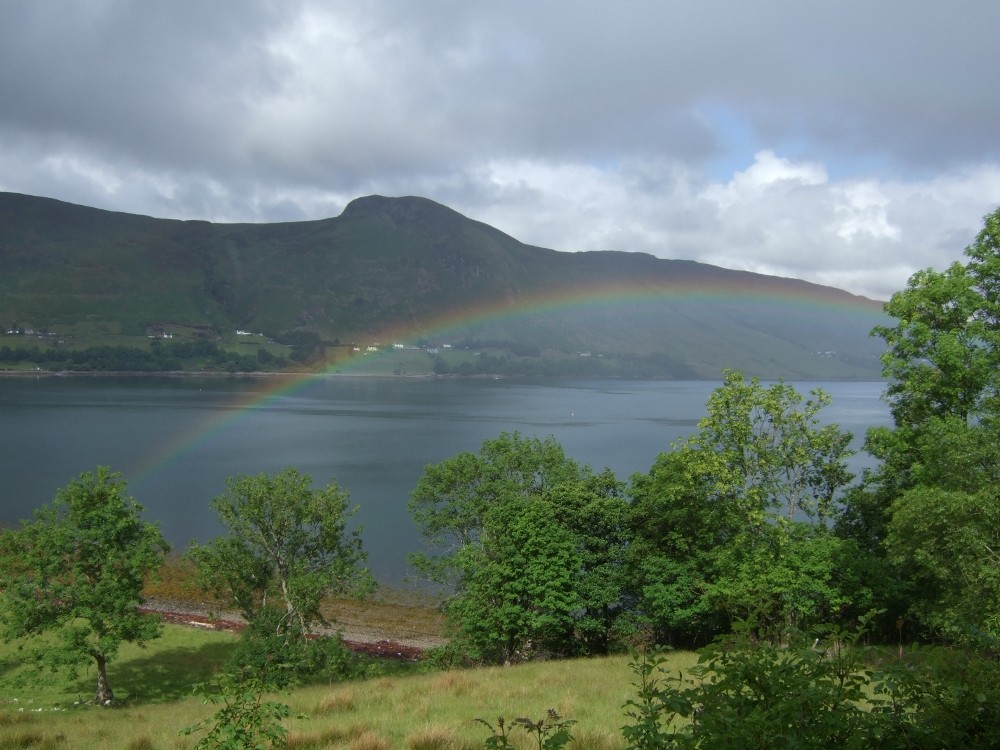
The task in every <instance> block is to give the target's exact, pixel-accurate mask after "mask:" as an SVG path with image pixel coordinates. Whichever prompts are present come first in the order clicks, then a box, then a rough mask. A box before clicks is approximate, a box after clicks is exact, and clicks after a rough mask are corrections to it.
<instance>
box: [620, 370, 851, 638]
mask: <svg viewBox="0 0 1000 750" xmlns="http://www.w3.org/2000/svg"><path fill="white" fill-rule="evenodd" d="M827 404H829V396H827V395H826V394H825V393H824V392H823V391H821V390H818V389H817V390H814V391H813V392H812V393H811V396H810V398H808V399H806V398H804V397H803V396H801V395H800V394H799V393H798V392H797V391H796V390H795V389H794V388H793V387H792V386H790V385H788V384H786V383H782V382H779V383H774V384H772V385H770V386H768V387H766V388H765V387H764V386H763V385H761V383H760V382H759V381H758V380H757V379H756V378H754V379H751V380H749V381H748V380H746V379H745V378H744V376H743V374H742V373H741V372H738V371H731V370H727V371H726V372H725V373H724V382H723V385H721V386H720V387H719V388H717V389H716V390H715V391H714V392H713V393H712V395H711V396H710V397H709V401H708V404H707V412H708V414H707V416H706V417H705V418H704V419H702V420H701V421H700V422H699V423H698V432H697V433H695V434H694V435H692V436H691V437H689V438H688V439H687V440H686V441H683V442H682V443H680V444H679V445H678V446H676V448H675V450H674V451H673V453H670V454H661V455H660V456H659V457H658V458H657V461H656V463H655V464H654V466H653V468H652V470H651V471H650V472H649V473H648V474H646V475H637V476H635V477H633V480H632V490H631V494H632V496H633V504H632V522H633V528H634V531H635V537H636V539H635V544H634V548H633V550H632V553H631V559H632V560H633V565H634V566H635V570H636V575H635V577H634V578H635V580H636V581H637V583H638V585H639V587H640V590H639V598H640V601H641V603H642V609H643V610H644V613H645V615H646V617H647V618H648V619H649V621H650V624H651V625H652V626H653V628H654V631H655V633H656V634H657V635H659V636H667V637H668V638H672V637H674V636H678V637H681V638H690V637H693V636H695V635H698V634H701V635H711V634H712V633H713V632H714V630H715V628H717V627H718V624H719V622H720V615H722V616H723V619H726V618H732V617H743V616H746V615H747V614H748V613H749V612H752V611H756V610H758V609H760V608H763V610H764V616H765V619H767V620H768V623H769V625H770V626H772V627H775V628H785V629H787V628H789V627H800V626H802V625H803V624H805V623H806V622H808V621H811V620H814V618H815V617H817V616H819V615H821V614H823V613H828V612H830V611H832V610H836V609H838V608H839V607H840V606H841V604H842V603H843V601H844V600H845V595H844V592H843V591H841V590H840V583H839V582H838V574H837V573H836V566H837V564H838V563H839V562H841V561H842V560H843V559H844V555H843V554H842V553H841V550H840V547H841V546H843V545H842V543H841V541H840V540H838V539H834V538H832V537H831V536H830V535H828V534H826V533H825V529H823V528H821V526H820V525H816V526H815V527H814V524H818V523H822V522H824V521H825V520H827V519H828V518H830V517H831V516H832V515H833V513H834V511H835V501H836V500H837V499H838V498H839V496H840V493H841V492H842V491H843V489H844V488H845V487H846V486H847V484H848V483H849V482H850V481H851V479H852V478H853V477H852V475H851V473H850V472H849V471H848V470H847V467H846V460H847V458H848V457H849V456H850V455H851V453H852V451H851V449H850V447H849V443H850V440H851V435H850V434H849V433H846V432H843V431H841V430H840V428H839V427H837V426H836V425H826V426H821V425H820V424H819V418H818V416H817V415H818V413H819V411H820V409H822V408H823V407H824V406H826V405H827Z"/></svg>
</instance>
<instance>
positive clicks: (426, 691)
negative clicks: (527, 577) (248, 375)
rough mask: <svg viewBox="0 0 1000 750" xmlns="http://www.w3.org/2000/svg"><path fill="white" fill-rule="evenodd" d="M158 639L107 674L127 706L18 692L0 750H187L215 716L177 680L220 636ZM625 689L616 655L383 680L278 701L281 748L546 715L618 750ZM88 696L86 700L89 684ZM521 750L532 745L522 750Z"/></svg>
mask: <svg viewBox="0 0 1000 750" xmlns="http://www.w3.org/2000/svg"><path fill="white" fill-rule="evenodd" d="M167 630H168V631H169V632H168V636H167V637H166V638H165V639H163V640H162V641H160V642H157V643H156V644H153V645H151V646H150V647H149V649H148V650H147V652H146V653H145V655H144V656H143V657H141V658H137V655H134V654H133V655H129V656H128V657H125V656H123V658H122V659H121V660H120V661H118V662H116V663H115V664H113V665H112V667H111V671H110V675H109V676H110V677H111V680H112V685H113V686H114V687H115V688H116V691H119V690H120V691H123V692H124V691H126V690H128V691H129V695H130V700H129V702H128V703H127V704H126V705H125V706H124V707H121V708H116V709H102V708H97V707H95V706H92V705H86V706H85V705H74V704H73V703H72V701H70V702H69V703H68V704H67V703H57V702H54V701H53V700H52V699H53V698H54V697H60V696H67V695H69V696H70V697H74V698H79V697H81V692H82V691H83V688H84V686H83V685H81V684H79V683H70V684H65V685H64V686H63V688H62V690H61V691H60V690H56V689H52V688H50V689H48V690H45V691H42V692H36V691H31V692H30V693H28V692H23V693H21V694H20V695H21V697H22V699H23V700H20V701H19V702H18V703H10V702H9V699H8V701H7V702H5V704H4V705H2V706H0V747H4V748H8V747H10V748H16V747H31V748H42V747H52V748H74V749H75V748H79V749H80V750H90V749H91V748H93V749H94V750H96V749H97V748H101V749H102V750H103V749H104V748H125V749H131V750H185V749H187V748H192V747H194V745H195V744H196V743H197V741H198V739H199V735H197V734H196V735H192V736H180V735H179V734H178V733H179V732H180V730H181V729H183V728H184V727H186V726H190V725H192V724H194V723H196V722H198V721H200V720H202V719H204V718H206V717H207V716H209V715H211V713H212V712H213V707H212V706H206V705H203V704H202V702H201V701H200V700H199V699H197V698H195V697H191V694H190V690H189V689H185V688H184V687H183V686H182V685H181V684H180V682H182V681H183V680H186V679H190V680H192V681H196V680H198V679H202V678H203V677H204V676H205V675H206V674H207V673H208V672H210V670H211V664H212V661H213V659H212V657H211V656H209V654H211V653H212V648H207V649H206V644H215V643H217V642H224V641H225V639H226V638H227V636H226V634H219V633H203V632H200V631H196V630H189V629H185V628H182V627H179V626H172V627H168V628H167ZM229 638H230V639H231V636H229ZM179 641H180V642H184V641H191V643H190V650H189V651H188V653H187V657H186V658H182V659H178V656H179V655H180V654H179V652H178V642H179ZM199 644H200V645H199ZM199 655H200V656H201V657H204V662H200V661H199ZM673 659H674V663H673V664H672V667H673V668H674V669H681V668H684V669H686V668H687V667H689V666H691V665H692V664H693V663H694V661H695V657H694V655H692V654H688V653H678V654H675V655H674V657H673ZM632 679H633V675H632V673H631V671H630V669H629V667H628V658H627V657H624V656H614V657H608V658H600V659H578V660H571V661H559V662H538V663H531V664H524V665H520V666H515V667H492V668H484V669H473V670H464V671H448V672H431V673H426V674H417V675H407V676H391V677H390V676H381V677H376V678H372V679H368V680H358V681H352V682H346V683H339V684H331V685H314V686H310V687H304V688H300V689H298V690H295V691H294V692H292V693H290V694H288V695H285V696H279V699H280V700H283V701H285V702H287V703H288V704H289V705H290V707H291V709H292V712H293V715H300V714H301V715H304V716H305V717H306V718H295V719H289V720H287V722H286V726H287V727H288V729H289V735H288V743H287V747H288V748H298V749H300V750H304V749H306V748H347V749H350V750H378V749H380V748H409V749H410V750H464V749H465V748H481V747H482V746H483V741H484V740H485V738H486V737H487V736H488V730H487V729H486V727H484V726H483V725H482V724H479V723H477V722H476V721H475V720H476V719H477V718H483V719H486V720H487V721H490V722H491V723H495V721H496V718H497V717H498V716H504V717H506V718H508V719H513V718H515V717H518V716H527V717H529V718H533V719H538V718H541V717H543V716H544V715H545V711H546V710H547V709H549V708H554V709H555V710H557V711H558V712H559V713H560V714H561V715H562V716H564V717H565V718H571V719H575V720H576V721H577V724H576V725H575V726H574V727H573V733H574V735H575V736H576V737H577V741H576V742H575V743H574V744H573V745H571V747H574V748H578V749H579V750H617V749H618V748H622V747H624V743H623V741H622V740H621V736H620V734H619V732H618V728H619V727H620V726H621V725H622V724H623V723H624V714H623V712H622V710H621V706H622V704H623V703H624V702H625V701H626V700H627V699H628V698H629V697H631V696H632V695H633V693H634V689H633V688H632V686H631V684H630V683H631V682H632ZM158 684H159V685H160V687H155V688H154V687H153V686H156V685H158ZM86 689H87V692H86V695H88V696H89V694H90V692H91V689H90V685H89V682H88V683H87V684H86ZM28 701H32V702H31V703H29V702H28ZM57 709H58V710H57ZM515 736H517V737H518V739H519V741H520V740H522V739H523V740H528V739H529V738H528V736H527V735H525V734H524V733H523V732H520V731H519V730H515ZM60 738H61V739H60ZM522 746H523V747H529V745H528V744H527V743H523V744H522Z"/></svg>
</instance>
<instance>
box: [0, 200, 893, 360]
mask: <svg viewBox="0 0 1000 750" xmlns="http://www.w3.org/2000/svg"><path fill="white" fill-rule="evenodd" d="M884 321H885V317H884V314H883V313H882V310H881V304H880V303H878V302H875V301H872V300H868V299H865V298H862V297H857V296H855V295H851V294H849V293H847V292H844V291H841V290H837V289H833V288H830V287H824V286H820V285H816V284H810V283H807V282H804V281H799V280H795V279H784V278H777V277H772V276H765V275H760V274H753V273H746V272H740V271H731V270H726V269H722V268H717V267H714V266H709V265H705V264H700V263H695V262H692V261H680V260H664V259H659V258H655V257H653V256H651V255H647V254H643V253H629V252H610V251H609V252H579V253H574V252H558V251H555V250H551V249H545V248H539V247H533V246H530V245H526V244H524V243H521V242H519V241H517V240H516V239H514V238H513V237H510V236H509V235H506V234H504V233H503V232H501V231H499V230H497V229H495V228H494V227H491V226H489V225H487V224H484V223H482V222H478V221H474V220H472V219H469V218H467V217H465V216H463V215H461V214H460V213H458V212H456V211H454V210H452V209H450V208H448V207H446V206H443V205H441V204H439V203H435V202H434V201H431V200H428V199H426V198H420V197H401V198H387V197H382V196H367V197H363V198H358V199H356V200H354V201H352V202H351V203H349V204H348V205H347V207H346V208H345V209H344V211H343V212H342V213H341V215H340V216H338V217H336V218H330V219H322V220H317V221H303V222H291V223H271V224H213V223H209V222H204V221H181V220H172V219H155V218H150V217H145V216H137V215H132V214H125V213H117V212H111V211H104V210H99V209H94V208H87V207H83V206H76V205H73V204H68V203H63V202H61V201H56V200H52V199H48V198H38V197H32V196H26V195H19V194H13V193H0V325H2V326H5V329H4V330H12V327H13V328H16V329H18V330H33V331H46V332H54V333H56V334H58V335H65V336H73V335H77V336H87V337H89V338H90V339H93V338H94V337H98V338H101V340H106V341H109V342H110V341H115V340H118V339H120V340H123V341H124V340H145V338H146V337H147V336H149V335H152V333H154V332H157V331H162V330H164V329H165V328H168V327H173V328H175V329H178V330H183V331H188V332H192V333H191V335H197V336H200V337H209V338H214V339H215V340H218V341H226V340H227V338H228V337H230V336H232V335H233V334H234V332H235V331H237V330H240V331H254V332H260V333H261V334H263V335H264V336H266V337H269V338H271V339H273V340H277V341H292V340H301V339H302V338H312V339H313V340H316V341H320V342H324V343H325V344H326V346H327V347H328V349H329V350H328V351H327V352H326V354H325V356H327V357H333V358H336V357H337V356H339V354H340V352H338V351H337V349H338V348H342V349H344V350H347V349H348V347H350V349H351V350H353V349H354V348H356V347H361V346H363V345H368V344H370V343H371V342H380V343H388V342H389V341H390V340H391V341H392V342H406V343H408V344H417V343H419V344H421V345H424V346H432V345H444V344H450V345H453V346H457V345H465V346H467V347H468V346H473V347H475V346H491V347H493V348H494V349H497V350H503V351H504V352H506V354H505V356H509V357H529V356H530V357H541V358H556V359H562V360H563V361H566V362H568V361H571V360H574V359H576V360H579V361H580V367H579V368H578V371H579V373H580V374H590V373H593V374H608V373H614V374H630V373H629V365H628V363H629V362H632V363H640V362H641V363H643V364H642V367H641V368H639V370H636V372H635V373H633V374H642V375H644V376H648V375H660V376H664V377H675V378H712V379H714V378H717V377H718V376H719V373H720V371H721V370H722V369H723V368H725V367H735V368H740V369H743V370H744V371H745V372H746V373H747V374H748V375H758V376H760V377H765V378H770V377H784V378H789V379H804V378H817V379H823V378H829V379H839V378H874V377H878V374H879V363H878V354H879V352H880V351H881V347H880V346H879V344H880V342H878V341H876V340H873V339H871V337H870V336H869V331H870V330H871V328H872V327H873V326H874V325H876V324H879V323H882V322H884ZM583 359H589V360H591V361H590V362H588V363H583V362H582V360H583ZM597 360H603V362H604V363H605V364H606V365H607V364H609V363H611V362H616V363H618V364H617V365H616V366H615V367H611V368H610V369H609V368H608V367H605V368H604V369H603V370H601V369H600V368H597V366H596V365H595V364H594V362H595V361H597ZM571 370H572V368H570V370H567V371H566V372H569V371H571Z"/></svg>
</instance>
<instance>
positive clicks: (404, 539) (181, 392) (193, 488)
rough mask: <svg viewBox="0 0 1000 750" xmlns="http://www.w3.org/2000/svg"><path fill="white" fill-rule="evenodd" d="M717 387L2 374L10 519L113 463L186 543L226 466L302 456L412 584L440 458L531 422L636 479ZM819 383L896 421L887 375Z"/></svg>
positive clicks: (862, 410) (211, 531) (599, 465)
mask: <svg viewBox="0 0 1000 750" xmlns="http://www.w3.org/2000/svg"><path fill="white" fill-rule="evenodd" d="M718 385H719V383H717V382H714V381H693V382H668V381H591V380H558V381H523V380H450V379H442V380H438V379H430V378H428V379H402V378H390V379H378V378H337V377H333V378H326V379H320V380H316V381H313V382H311V383H310V384H308V385H306V386H304V387H300V388H298V389H296V390H295V391H294V392H292V393H289V394H287V395H284V396H281V397H279V398H268V397H267V394H268V393H269V392H273V390H274V383H273V381H266V380H255V379H224V378H198V379H195V378H148V377H122V378H112V377H108V378H105V377H98V378H87V377H81V378H55V377H44V378H37V379H36V378H0V472H2V473H0V476H2V481H0V523H4V524H14V523H16V522H17V521H18V520H19V519H22V518H27V517H29V516H30V515H31V512H32V510H33V509H34V508H36V507H38V506H40V505H42V504H45V503H47V502H49V501H50V500H51V499H52V497H53V496H54V494H55V492H56V490H57V489H58V488H59V487H62V486H64V485H65V484H66V483H67V482H68V481H69V480H70V479H72V478H73V477H75V476H76V475H78V474H79V473H80V472H82V471H88V470H93V469H94V468H95V467H96V466H98V465H104V466H109V467H111V469H112V470H114V471H120V472H122V474H123V475H124V477H125V479H126V480H127V481H128V485H129V486H128V490H129V494H131V495H133V496H134V497H135V498H136V499H137V500H138V501H139V502H140V503H141V504H142V505H143V506H144V507H145V508H146V516H147V517H148V518H149V519H150V520H153V521H156V522H157V523H159V524H160V527H161V529H162V530H163V533H164V535H165V536H166V537H167V539H168V540H169V541H170V542H171V543H172V544H173V545H174V546H175V548H179V549H183V548H185V547H186V546H187V544H188V543H189V542H190V541H191V540H192V539H197V540H199V541H206V540H208V539H210V538H212V537H213V536H215V535H217V534H219V533H220V532H221V531H222V529H221V527H220V526H219V525H218V523H217V522H216V520H215V516H214V514H213V512H212V511H211V508H210V507H209V503H210V501H211V499H212V498H213V497H215V496H216V495H219V494H221V493H222V492H223V491H224V489H225V479H226V477H228V476H232V475H235V474H256V473H259V472H267V473H274V472H276V471H279V470H280V469H282V468H284V467H286V466H295V467H297V468H298V469H299V470H300V471H302V472H304V473H308V474H310V475H311V476H312V477H313V479H314V481H315V483H317V484H326V483H327V482H329V481H331V480H335V481H336V482H337V483H338V484H339V485H340V486H341V487H344V488H346V489H348V490H349V491H350V494H351V499H352V501H353V502H354V503H356V504H358V505H359V506H360V509H359V511H358V514H357V515H356V516H355V520H356V521H357V522H358V523H360V524H362V525H363V526H364V533H363V538H364V543H365V548H366V549H367V550H368V555H369V565H370V567H371V568H372V570H373V572H374V573H375V575H376V576H377V577H379V578H380V579H382V580H384V581H389V582H398V581H399V580H400V579H401V578H402V576H403V575H404V573H405V572H406V564H405V557H406V554H407V553H408V552H411V551H414V550H416V549H419V547H420V539H419V535H418V534H417V531H416V529H415V528H414V526H413V524H412V521H411V520H410V517H409V514H408V513H407V511H406V502H407V500H408V498H409V493H410V491H411V490H412V489H413V487H414V485H415V484H416V482H417V479H418V478H419V477H420V475H421V473H422V471H423V468H424V466H426V465H427V464H430V463H437V462H439V461H442V460H444V459H446V458H449V457H451V456H454V455H456V454H457V453H460V452H461V451H465V450H468V451H473V452H475V451H478V450H479V447H480V445H481V443H482V441H483V440H486V439H489V438H492V437H495V436H497V435H498V434H499V433H500V432H502V431H505V430H506V431H514V430H518V431H520V432H521V433H522V434H524V435H527V436H537V437H546V436H548V435H552V436H554V437H555V438H556V440H558V441H559V442H560V444H561V445H562V446H563V448H564V449H565V451H566V453H567V454H568V455H569V456H571V457H573V458H575V459H576V460H578V461H580V462H582V463H587V464H590V465H591V466H593V467H594V468H595V469H603V468H604V467H609V468H611V469H612V470H613V471H614V472H615V474H616V475H617V476H618V477H619V478H621V479H627V478H628V477H629V476H630V475H631V474H632V473H634V472H641V471H647V470H648V469H649V468H650V466H652V464H653V460H654V459H655V457H656V455H657V454H658V453H660V452H661V451H664V450H667V449H668V448H669V446H670V444H671V442H673V441H676V440H678V439H680V438H682V437H685V436H687V435H689V434H691V433H692V432H693V431H694V430H695V425H696V423H697V421H698V420H699V419H700V418H701V417H702V416H703V415H704V406H705V402H706V401H707V399H708V396H709V394H710V393H711V391H712V390H713V389H714V388H715V387H717V386H718ZM816 385H819V386H820V387H822V388H823V389H824V390H826V391H827V392H828V393H830V395H831V396H832V398H833V403H832V405H831V406H830V407H828V408H827V409H826V410H824V412H823V414H822V416H823V420H824V421H825V422H836V423H837V424H839V425H841V427H842V428H844V429H846V430H849V431H851V432H853V433H854V434H855V436H856V438H857V443H858V444H860V440H861V438H862V437H863V435H864V432H865V430H866V429H867V427H869V426H873V425H877V424H889V423H890V419H889V415H888V411H887V409H886V407H885V405H884V404H883V403H882V402H881V401H880V396H881V393H882V391H883V388H884V384H883V383H881V382H876V383H847V382H834V383H821V384H797V388H798V389H799V390H800V391H801V392H803V393H805V392H807V391H808V390H809V389H811V388H813V387H815V386H816ZM864 461H865V458H864V457H863V456H861V457H859V458H858V459H856V460H855V461H854V466H853V468H854V469H855V470H857V469H859V468H860V467H861V466H862V465H864Z"/></svg>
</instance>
